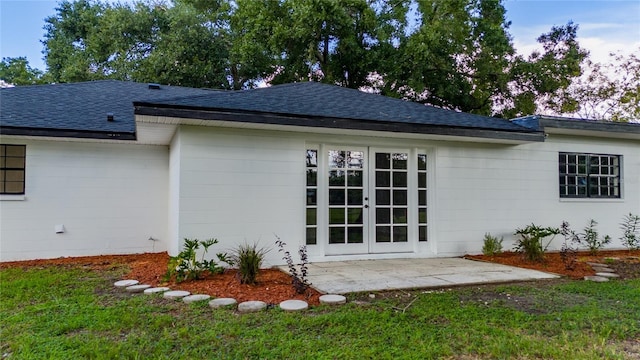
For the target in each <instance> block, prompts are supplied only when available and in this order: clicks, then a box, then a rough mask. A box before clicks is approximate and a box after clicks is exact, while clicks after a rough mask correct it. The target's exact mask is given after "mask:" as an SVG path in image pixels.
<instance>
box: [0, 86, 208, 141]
mask: <svg viewBox="0 0 640 360" xmlns="http://www.w3.org/2000/svg"><path fill="white" fill-rule="evenodd" d="M211 92H212V91H211V90H203V89H193V88H185V87H178V86H164V85H163V86H160V89H150V86H149V84H144V83H134V82H129V81H116V80H101V81H90V82H81V83H70V84H51V85H34V86H17V87H14V88H5V89H1V90H0V131H1V132H0V133H1V134H18V135H41V136H65V134H66V135H67V136H73V137H98V138H101V137H104V138H122V139H135V131H136V125H135V118H134V114H133V101H134V100H140V101H158V100H162V99H167V98H176V97H183V96H191V95H202V94H208V93H211ZM107 113H112V114H113V116H114V121H107ZM108 134H111V135H112V136H107V135H108ZM114 134H120V136H113V135H114Z"/></svg>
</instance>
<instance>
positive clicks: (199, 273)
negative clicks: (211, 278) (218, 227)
mask: <svg viewBox="0 0 640 360" xmlns="http://www.w3.org/2000/svg"><path fill="white" fill-rule="evenodd" d="M217 243H218V240H217V239H207V240H198V239H184V245H183V249H182V251H181V252H180V253H179V254H178V255H177V256H172V257H171V258H170V259H169V265H168V266H167V272H166V273H165V275H164V280H165V281H169V280H171V278H172V277H175V280H176V282H182V281H185V280H199V279H202V278H203V276H204V272H205V271H208V272H209V273H210V274H220V273H222V272H223V271H224V267H222V266H220V265H218V263H216V262H215V261H214V260H205V259H204V256H205V255H206V253H207V252H208V251H209V247H211V245H214V244H217ZM200 247H202V248H203V249H204V251H203V253H202V257H201V259H200V261H198V260H197V255H198V254H197V253H198V249H200ZM216 256H217V258H218V260H219V261H223V262H226V263H229V264H231V262H232V260H231V259H229V257H228V256H227V254H224V253H218V254H216Z"/></svg>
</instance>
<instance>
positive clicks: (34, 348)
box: [0, 266, 640, 359]
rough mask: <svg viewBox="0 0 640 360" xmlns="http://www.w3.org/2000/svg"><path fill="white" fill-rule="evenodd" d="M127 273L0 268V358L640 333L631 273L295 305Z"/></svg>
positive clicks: (406, 353)
mask: <svg viewBox="0 0 640 360" xmlns="http://www.w3.org/2000/svg"><path fill="white" fill-rule="evenodd" d="M124 274H126V269H121V268H120V269H116V270H106V271H94V270H87V269H86V268H84V267H82V266H78V267H73V266H64V267H58V266H51V267H38V268H26V269H25V268H3V269H0V282H1V284H2V291H0V318H2V326H0V339H2V341H0V350H1V351H2V354H3V355H6V358H7V359H115V358H123V359H138V358H141V357H144V358H149V359H303V358H314V359H447V358H449V359H451V358H463V359H464V358H469V359H473V358H483V359H485V358H486V359H510V358H519V359H623V358H625V357H628V356H629V354H630V353H629V351H631V352H633V348H634V346H633V344H635V343H636V340H637V339H638V337H639V336H640V280H639V279H635V280H619V281H610V282H607V283H601V284H594V283H592V282H587V281H569V282H567V281H563V282H561V283H553V282H551V283H549V282H532V283H527V284H524V285H522V284H521V285H509V286H504V285H500V286H473V287H462V288H454V289H451V291H442V292H439V291H434V292H430V293H426V292H425V291H424V290H408V291H405V292H398V293H396V295H397V296H394V293H381V294H389V296H377V297H376V299H370V298H369V297H368V294H364V296H360V297H359V295H357V294H351V295H348V297H349V299H350V300H355V299H362V297H364V299H363V300H364V301H366V305H358V304H357V303H355V302H354V301H350V302H349V303H348V304H347V305H345V306H341V307H327V306H318V307H313V308H312V309H310V310H308V311H305V312H301V313H289V312H283V311H279V310H277V309H271V310H269V311H266V312H260V313H254V314H247V315H243V316H238V315H237V314H236V313H235V312H233V311H227V310H216V311H214V312H212V310H211V309H210V308H209V307H208V306H207V304H206V302H205V303H204V304H198V305H197V306H185V305H184V304H183V303H181V302H174V301H164V300H163V299H162V298H161V297H156V296H136V295H128V294H126V293H125V292H123V291H122V290H120V289H115V288H114V287H113V285H112V283H113V279H118V278H121V277H122V276H123V275H124ZM516 300H519V301H516ZM409 303H411V306H409V307H407V305H408V304H409ZM404 308H406V311H405V312H402V311H398V310H396V309H404ZM274 334H277V336H274ZM629 346H631V348H630V347H629ZM630 349H631V350H630ZM141 354H144V355H141ZM631 356H633V355H631Z"/></svg>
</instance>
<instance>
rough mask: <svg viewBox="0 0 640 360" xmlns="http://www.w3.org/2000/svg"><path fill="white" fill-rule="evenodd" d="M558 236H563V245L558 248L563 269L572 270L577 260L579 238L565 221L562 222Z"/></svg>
mask: <svg viewBox="0 0 640 360" xmlns="http://www.w3.org/2000/svg"><path fill="white" fill-rule="evenodd" d="M560 234H562V236H564V243H562V247H561V248H560V259H561V260H562V263H563V264H564V267H565V269H567V270H573V269H575V267H576V261H577V258H578V248H577V246H578V245H579V244H580V238H579V236H578V234H576V233H575V231H573V230H571V227H570V225H569V223H568V222H566V221H563V222H562V226H561V227H560Z"/></svg>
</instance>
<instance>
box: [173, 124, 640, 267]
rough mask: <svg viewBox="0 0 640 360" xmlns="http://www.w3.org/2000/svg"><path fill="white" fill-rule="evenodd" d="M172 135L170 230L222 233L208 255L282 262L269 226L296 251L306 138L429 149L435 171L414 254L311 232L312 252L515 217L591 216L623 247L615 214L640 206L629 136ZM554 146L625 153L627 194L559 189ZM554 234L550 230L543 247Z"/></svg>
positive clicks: (639, 174) (462, 242) (469, 240)
mask: <svg viewBox="0 0 640 360" xmlns="http://www.w3.org/2000/svg"><path fill="white" fill-rule="evenodd" d="M176 137H177V139H176V138H174V140H173V145H172V150H171V151H172V158H171V159H172V160H171V164H172V165H171V166H172V169H171V174H172V179H179V181H177V182H176V181H174V182H172V184H173V186H174V187H176V186H177V187H179V190H176V189H177V188H176V189H172V194H173V195H176V194H179V195H178V196H177V198H176V199H175V200H174V201H173V202H172V203H173V204H179V206H178V207H177V208H179V210H178V209H174V211H172V214H173V215H172V216H176V214H177V216H178V217H179V221H178V224H177V228H179V231H177V234H178V236H177V237H176V239H179V240H181V239H183V238H185V237H186V238H199V239H206V238H210V237H215V238H217V239H219V241H220V244H219V245H217V247H214V248H212V249H211V250H210V252H211V254H214V253H216V252H218V251H226V250H230V249H232V248H234V247H235V246H237V245H238V244H241V243H250V244H251V243H254V242H258V243H259V245H261V246H264V247H268V248H271V249H272V250H271V252H270V253H269V254H268V256H267V263H268V264H281V263H282V260H281V257H282V254H281V253H279V252H278V251H277V250H278V249H277V248H276V247H275V245H274V241H275V236H274V235H278V236H279V237H280V238H281V239H282V240H284V241H285V242H286V243H287V244H288V245H289V250H290V251H291V252H292V254H293V257H294V260H295V259H296V258H297V255H296V249H297V246H299V245H302V244H304V233H305V216H304V213H305V197H304V189H305V168H304V151H305V149H306V148H307V144H333V145H337V146H345V147H348V146H371V147H376V148H381V149H384V148H390V149H394V148H395V149H404V148H407V149H419V150H421V151H422V150H424V151H426V153H427V154H428V156H429V166H428V170H429V172H430V173H429V185H428V187H429V188H428V201H429V204H428V205H429V217H428V220H429V241H428V242H427V243H416V244H415V247H414V251H413V252H412V253H398V254H362V255H355V256H324V255H323V254H324V249H323V246H324V245H323V244H321V243H320V242H322V241H323V239H318V241H319V245H312V246H310V247H309V254H310V255H311V259H312V260H313V261H331V260H343V259H345V258H355V259H360V258H382V257H389V256H392V257H428V256H438V257H445V256H459V255H463V254H465V253H479V252H481V248H482V239H483V236H484V234H485V233H491V234H492V235H494V236H504V238H505V243H504V245H505V248H506V249H511V248H512V245H513V240H514V239H513V235H512V234H513V232H514V230H515V229H516V228H518V227H524V226H526V225H528V224H531V223H535V224H537V225H541V226H545V227H546V226H557V227H559V226H560V224H561V223H562V221H563V220H566V221H569V222H570V223H571V225H572V227H573V228H574V229H575V230H581V229H582V228H583V227H584V226H585V225H586V224H587V222H588V220H589V219H591V218H593V219H595V220H596V221H598V222H599V226H598V230H599V231H600V233H601V234H602V235H604V234H609V235H611V236H612V237H613V238H614V239H615V240H614V242H613V243H612V244H611V245H610V247H614V248H620V247H622V245H621V244H620V242H619V240H618V239H617V238H618V237H619V236H620V231H619V223H620V221H621V219H622V217H623V216H624V215H625V214H627V213H629V212H633V213H634V214H638V213H640V158H639V156H638V153H639V145H638V143H637V142H632V141H627V140H603V139H596V138H571V137H566V136H564V137H563V136H559V135H558V136H556V135H551V136H550V137H549V138H548V139H547V141H546V142H544V143H530V144H524V145H505V144H481V143H472V142H444V141H432V140H428V141H427V140H416V139H397V138H396V139H394V138H380V137H367V136H349V135H326V134H325V135H322V134H305V133H290V132H277V131H260V130H247V129H244V130H242V129H229V128H207V127H198V126H181V127H180V129H179V131H178V132H177V135H176ZM176 147H178V148H179V149H176ZM559 151H563V152H586V153H605V154H619V155H622V156H623V167H624V170H623V175H624V178H623V198H622V199H613V200H597V199H593V200H589V199H581V200H568V199H562V200H561V199H560V198H559V194H558V152H559ZM174 155H175V160H174ZM178 165H179V174H177V173H176V167H177V166H178ZM172 181H173V180H172ZM325 241H326V240H325ZM412 241H415V239H412ZM561 243H562V237H561V236H558V237H556V240H555V241H554V243H553V244H552V246H551V247H550V249H558V248H559V247H560V245H561ZM178 244H179V246H180V247H181V246H182V242H181V241H178ZM172 251H174V252H177V249H174V250H172Z"/></svg>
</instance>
